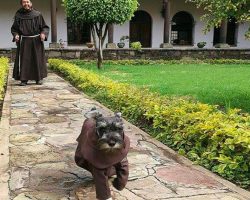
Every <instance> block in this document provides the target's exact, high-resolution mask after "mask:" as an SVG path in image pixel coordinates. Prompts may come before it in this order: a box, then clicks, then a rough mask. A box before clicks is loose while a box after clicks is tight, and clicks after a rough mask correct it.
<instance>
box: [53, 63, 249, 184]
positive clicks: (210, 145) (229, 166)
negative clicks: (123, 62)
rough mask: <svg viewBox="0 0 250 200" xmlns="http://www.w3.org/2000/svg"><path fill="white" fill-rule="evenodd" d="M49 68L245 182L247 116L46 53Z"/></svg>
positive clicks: (215, 169)
mask: <svg viewBox="0 0 250 200" xmlns="http://www.w3.org/2000/svg"><path fill="white" fill-rule="evenodd" d="M49 66H50V68H51V69H53V70H55V71H57V72H59V73H60V74H62V75H63V76H64V77H65V78H66V79H67V80H69V81H70V82H71V83H72V84H73V85H75V86H76V87H77V88H79V89H80V90H82V91H84V92H85V93H86V94H88V95H90V96H91V97H93V98H95V99H97V100H98V101H100V102H101V103H103V104H105V105H106V106H108V107H109V108H112V109H113V110H117V111H121V112H122V113H123V116H125V118H127V119H128V120H130V121H132V122H134V123H136V124H140V125H144V126H145V125H149V127H151V128H152V129H151V134H152V135H153V136H155V137H156V138H157V139H158V140H160V141H161V142H163V143H164V144H167V145H168V146H169V147H171V148H173V149H175V150H177V151H178V152H179V153H180V154H182V155H186V156H187V157H188V158H189V159H190V160H192V161H194V162H196V163H198V164H201V165H203V166H204V167H206V168H208V169H210V170H211V171H213V172H216V173H218V174H220V175H221V176H223V177H224V178H226V179H228V180H230V181H233V182H235V183H236V184H238V185H240V186H242V187H245V188H246V187H249V185H250V166H249V165H250V157H249V155H250V128H249V125H250V116H249V115H248V114H246V113H244V114H241V113H239V112H238V110H236V109H234V110H229V111H228V112H227V113H223V112H222V111H220V110H218V109H217V107H216V106H212V105H207V104H202V103H199V102H194V101H192V100H190V99H181V98H167V97H160V96H159V95H157V94H155V93H151V92H149V91H147V90H146V89H138V88H135V87H132V86H129V85H127V84H121V83H117V82H115V81H112V80H110V79H107V78H105V77H102V76H98V75H97V74H94V73H92V72H90V71H87V70H84V69H79V68H78V67H77V65H74V64H72V63H70V62H67V61H63V60H59V59H49Z"/></svg>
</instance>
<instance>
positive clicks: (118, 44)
mask: <svg viewBox="0 0 250 200" xmlns="http://www.w3.org/2000/svg"><path fill="white" fill-rule="evenodd" d="M128 40H129V36H127V35H123V36H122V37H121V38H120V42H118V43H117V46H118V47H119V48H123V47H124V46H125V42H127V41H128Z"/></svg>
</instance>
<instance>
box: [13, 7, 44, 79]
mask: <svg viewBox="0 0 250 200" xmlns="http://www.w3.org/2000/svg"><path fill="white" fill-rule="evenodd" d="M11 33H12V35H13V42H14V41H15V36H16V35H17V34H18V35H19V38H20V39H19V42H18V43H17V52H16V59H15V64H14V71H13V78H14V79H15V80H37V81H39V80H42V79H43V78H45V77H47V67H46V60H45V51H44V44H43V41H41V38H40V35H39V34H41V33H44V34H45V36H46V37H45V40H47V38H48V34H49V27H48V26H47V25H46V23H45V21H44V19H43V16H42V14H41V13H40V12H39V11H37V10H34V9H31V10H25V9H23V8H21V9H19V10H18V11H17V12H16V14H15V18H14V23H13V25H12V27H11ZM35 35H38V36H36V37H33V36H35ZM25 36H32V37H25ZM19 58H20V61H19ZM19 65H20V66H19Z"/></svg>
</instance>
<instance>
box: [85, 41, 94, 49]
mask: <svg viewBox="0 0 250 200" xmlns="http://www.w3.org/2000/svg"><path fill="white" fill-rule="evenodd" d="M86 45H87V47H88V48H93V47H94V43H93V42H87V43H86Z"/></svg>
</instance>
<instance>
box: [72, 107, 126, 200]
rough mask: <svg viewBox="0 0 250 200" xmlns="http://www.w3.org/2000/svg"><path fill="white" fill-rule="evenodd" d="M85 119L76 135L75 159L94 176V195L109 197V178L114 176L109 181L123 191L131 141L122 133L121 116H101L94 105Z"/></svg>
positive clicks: (102, 199) (104, 199) (101, 197)
mask: <svg viewBox="0 0 250 200" xmlns="http://www.w3.org/2000/svg"><path fill="white" fill-rule="evenodd" d="M85 117H86V118H87V119H86V120H85V121H84V123H83V126H82V131H81V134H80V135H79V137H78V138H77V142H78V146H77V149H76V153H75V162H76V164H77V165H78V166H80V167H82V168H84V169H86V170H88V171H89V172H91V174H92V175H93V179H94V183H95V187H96V198H97V199H98V200H107V199H112V198H111V192H110V188H109V183H108V178H110V177H111V176H113V175H116V178H115V179H114V180H113V182H112V184H113V186H114V187H115V188H116V189H117V190H122V189H123V188H124V187H125V186H126V184H127V181H128V175H129V170H128V160H127V153H128V150H129V146H130V141H129V138H128V137H127V136H125V135H124V130H123V122H122V118H121V115H120V114H119V113H116V114H115V116H113V117H103V116H102V115H101V114H100V113H99V112H98V111H97V110H96V109H95V108H94V109H92V110H91V111H90V112H87V113H86V114H85Z"/></svg>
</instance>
